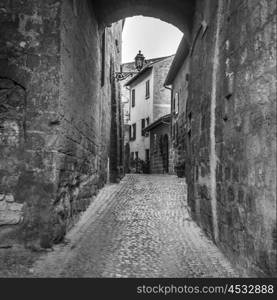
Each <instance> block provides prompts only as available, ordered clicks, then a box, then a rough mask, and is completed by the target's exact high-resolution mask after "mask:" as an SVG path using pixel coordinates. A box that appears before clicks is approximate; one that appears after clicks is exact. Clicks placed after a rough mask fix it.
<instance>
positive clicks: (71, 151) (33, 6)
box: [0, 0, 123, 247]
mask: <svg viewBox="0 0 277 300" xmlns="http://www.w3.org/2000/svg"><path fill="white" fill-rule="evenodd" d="M90 3H91V2H90V1H71V0H64V1H55V2H53V1H28V5H26V4H25V3H24V4H22V1H19V0H18V1H17V0H16V1H13V2H11V1H1V4H0V5H1V7H0V8H1V9H0V20H1V21H0V22H1V24H0V28H1V29H0V34H1V39H0V40H1V42H0V87H1V90H0V93H1V94H0V97H1V103H0V105H1V112H0V124H1V131H0V133H1V158H0V174H1V185H0V188H1V191H0V195H1V197H0V198H1V201H0V203H1V204H0V218H1V220H0V222H1V223H5V224H6V225H8V224H11V223H18V222H20V221H21V223H20V224H19V226H18V227H17V228H16V229H18V230H19V234H18V236H20V237H21V238H22V239H23V240H24V242H25V243H26V244H32V245H33V246H34V245H35V247H49V246H51V244H52V243H53V242H58V241H59V240H61V239H62V238H63V236H64V234H65V232H66V230H68V228H69V227H70V226H71V225H72V224H73V223H74V221H75V219H76V217H77V216H78V214H79V213H80V212H81V211H83V210H85V209H86V207H87V206H88V205H89V203H90V201H91V200H92V199H93V195H95V194H96V192H97V190H98V189H99V188H100V187H101V186H103V184H104V183H105V182H106V181H107V173H109V172H107V167H108V157H109V156H111V154H110V136H111V135H112V134H111V128H112V130H115V131H116V135H115V136H116V141H115V143H116V149H118V150H117V151H116V156H115V157H113V158H111V160H112V161H116V162H115V163H117V162H120V155H119V153H120V151H121V150H122V149H121V148H122V146H120V143H121V140H120V139H121V137H122V134H121V131H122V130H121V129H122V121H121V119H122V117H121V106H120V102H119V98H120V89H119V86H118V84H116V83H114V80H113V76H112V72H113V68H115V67H114V65H116V64H118V65H119V64H120V55H121V32H122V22H117V23H116V24H114V25H113V26H111V27H109V28H107V29H106V36H105V40H106V43H105V51H101V50H102V49H101V46H102V44H103V42H102V40H103V39H102V33H103V28H99V26H98V23H97V21H96V18H95V16H94V12H93V7H91V4H90ZM102 53H105V55H104V54H102ZM101 56H104V57H105V60H104V62H105V63H104V64H102V63H101V60H102V57H101ZM103 70H104V71H103ZM101 74H104V76H103V78H101ZM101 79H102V82H101ZM112 90H113V93H112ZM2 102H3V105H2ZM114 105H115V106H116V109H115V113H114V115H113V117H112V106H114ZM15 112H16V113H15ZM112 118H113V119H114V120H115V123H114V124H113V126H112V124H111V119H112ZM2 149H3V151H2ZM122 151H123V150H122ZM8 153H9V154H8ZM7 166H8V168H7ZM10 211H15V213H14V215H13V217H8V216H9V215H10ZM5 218H6V219H5ZM34 241H37V242H38V243H36V242H34Z"/></svg>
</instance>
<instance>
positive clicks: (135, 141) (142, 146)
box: [126, 56, 173, 171]
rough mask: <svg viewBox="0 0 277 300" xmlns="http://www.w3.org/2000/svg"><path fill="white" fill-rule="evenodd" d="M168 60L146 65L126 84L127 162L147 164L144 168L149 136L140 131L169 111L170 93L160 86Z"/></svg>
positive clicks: (171, 57)
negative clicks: (127, 119) (128, 96)
mask: <svg viewBox="0 0 277 300" xmlns="http://www.w3.org/2000/svg"><path fill="white" fill-rule="evenodd" d="M172 60H173V56H169V57H165V58H160V59H156V60H154V61H153V60H152V62H150V63H149V62H148V63H147V64H146V65H145V67H144V68H143V69H142V70H141V71H140V72H139V73H138V74H137V75H135V76H134V77H133V78H132V79H130V80H129V81H128V82H127V84H126V87H127V88H128V89H129V95H130V98H129V99H130V101H129V111H130V112H129V115H130V119H129V137H130V138H129V143H130V160H131V162H134V161H136V162H137V161H142V162H144V163H146V164H147V165H148V167H147V168H149V162H150V137H149V134H148V133H147V132H145V131H144V129H145V128H146V127H147V126H148V125H150V124H151V123H153V122H155V121H156V120H158V119H159V118H160V117H162V116H164V115H166V114H168V113H169V112H170V92H169V90H167V89H166V88H165V87H164V86H163V83H164V80H165V77H166V75H167V73H168V70H169V68H170V65H171V63H172ZM142 164H143V163H142ZM133 165H134V164H133ZM136 167H137V165H136ZM136 171H139V170H137V169H136Z"/></svg>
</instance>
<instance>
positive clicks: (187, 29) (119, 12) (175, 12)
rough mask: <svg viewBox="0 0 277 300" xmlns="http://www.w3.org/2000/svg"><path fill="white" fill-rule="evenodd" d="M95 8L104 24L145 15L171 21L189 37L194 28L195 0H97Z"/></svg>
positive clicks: (94, 2) (99, 19) (97, 15)
mask: <svg viewBox="0 0 277 300" xmlns="http://www.w3.org/2000/svg"><path fill="white" fill-rule="evenodd" d="M93 9H94V11H95V14H96V17H97V19H98V21H99V23H100V24H102V26H108V25H109V24H111V23H113V22H116V21H118V20H121V19H124V18H127V17H132V16H135V15H143V16H146V17H154V18H158V19H161V20H162V21H165V22H167V23H170V24H172V25H174V26H176V27H177V28H179V29H180V30H181V31H183V32H184V34H185V35H186V36H187V38H188V39H189V37H190V33H191V30H192V20H193V15H194V9H195V0H183V1H179V0H170V1H168V0H152V1H151V3H150V1H147V0H135V1H134V0H118V1H113V0H96V1H93Z"/></svg>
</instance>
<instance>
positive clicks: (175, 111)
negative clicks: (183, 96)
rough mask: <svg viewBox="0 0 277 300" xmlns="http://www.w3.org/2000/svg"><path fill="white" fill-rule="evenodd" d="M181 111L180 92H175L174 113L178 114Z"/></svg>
mask: <svg viewBox="0 0 277 300" xmlns="http://www.w3.org/2000/svg"><path fill="white" fill-rule="evenodd" d="M178 112H179V93H175V98H174V113H175V114H176V115H177V114H178Z"/></svg>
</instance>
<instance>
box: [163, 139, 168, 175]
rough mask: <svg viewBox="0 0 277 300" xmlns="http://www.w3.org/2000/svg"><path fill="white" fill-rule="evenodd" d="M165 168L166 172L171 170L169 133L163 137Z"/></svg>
mask: <svg viewBox="0 0 277 300" xmlns="http://www.w3.org/2000/svg"><path fill="white" fill-rule="evenodd" d="M162 153H163V169H164V173H168V172H169V147H168V135H167V134H166V135H164V137H163V152H162Z"/></svg>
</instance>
